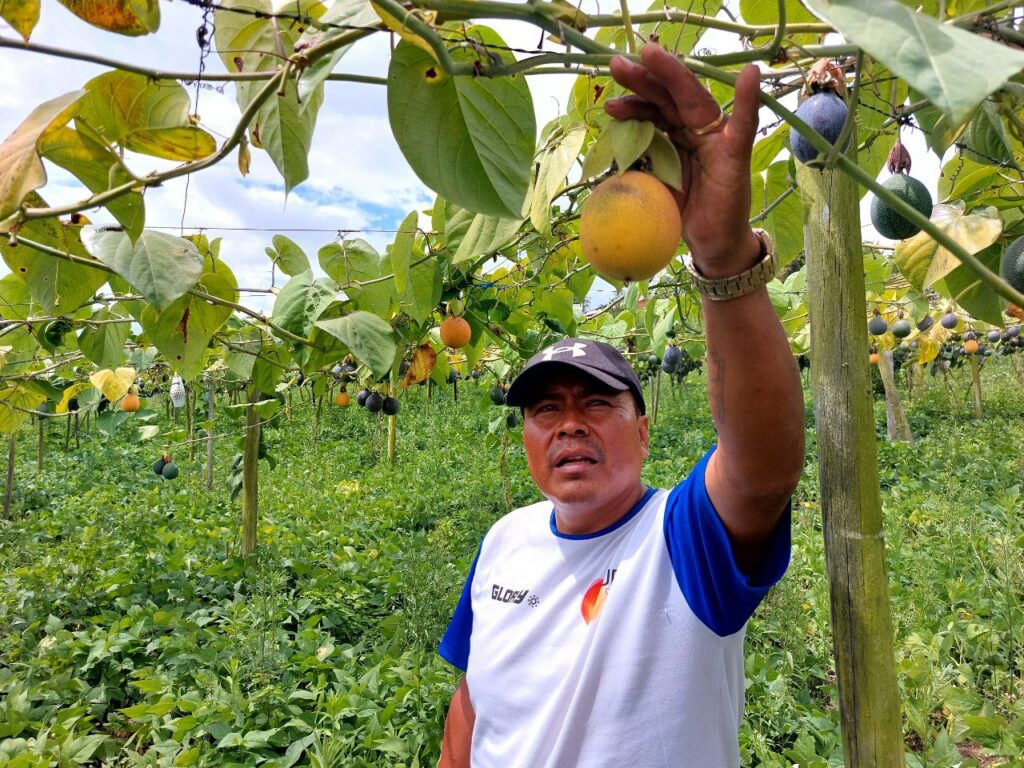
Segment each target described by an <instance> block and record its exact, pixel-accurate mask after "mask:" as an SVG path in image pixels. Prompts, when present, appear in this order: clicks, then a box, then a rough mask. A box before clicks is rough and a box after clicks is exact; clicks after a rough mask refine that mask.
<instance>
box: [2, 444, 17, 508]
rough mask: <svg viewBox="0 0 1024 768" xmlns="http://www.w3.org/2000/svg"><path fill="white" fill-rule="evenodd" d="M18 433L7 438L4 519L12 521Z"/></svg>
mask: <svg viewBox="0 0 1024 768" xmlns="http://www.w3.org/2000/svg"><path fill="white" fill-rule="evenodd" d="M17 442H18V437H17V432H11V434H10V435H8V437H7V489H6V490H5V491H4V519H5V520H10V519H11V497H12V496H13V494H14V448H15V446H16V445H17Z"/></svg>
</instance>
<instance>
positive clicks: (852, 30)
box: [805, 0, 1024, 124]
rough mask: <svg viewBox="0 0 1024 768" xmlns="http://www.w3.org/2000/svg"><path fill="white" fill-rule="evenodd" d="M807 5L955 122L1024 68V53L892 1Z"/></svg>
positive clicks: (809, 1)
mask: <svg viewBox="0 0 1024 768" xmlns="http://www.w3.org/2000/svg"><path fill="white" fill-rule="evenodd" d="M805 2H806V5H807V6H808V8H809V9H810V10H811V12H812V13H814V14H815V15H816V16H818V17H819V18H821V19H823V20H825V21H827V22H829V23H830V24H832V25H833V26H834V27H835V28H836V29H837V30H838V31H839V32H840V33H842V34H843V36H844V37H846V38H847V39H848V40H849V41H850V42H852V43H854V44H855V45H857V46H859V47H861V48H863V49H864V51H865V52H866V53H868V54H869V55H871V56H872V57H874V58H876V59H878V60H879V61H881V62H882V63H883V64H885V65H886V66H887V67H888V68H889V69H891V70H892V71H893V72H894V73H895V74H897V75H899V76H900V77H902V78H903V79H904V80H906V81H907V82H908V83H909V84H910V85H911V87H913V88H914V89H915V90H917V91H920V92H921V93H922V94H924V95H925V96H926V97H927V98H928V100H929V101H930V102H931V103H932V104H934V105H935V106H936V107H938V108H939V109H940V110H941V111H942V112H943V114H945V115H946V117H947V118H949V120H950V121H951V122H952V123H954V124H959V123H961V122H963V121H964V120H966V119H967V116H968V115H969V114H970V113H971V112H972V111H973V110H974V108H975V107H977V106H978V104H979V103H981V101H982V100H983V99H984V98H985V97H986V96H988V95H989V94H990V93H992V92H993V91H995V90H996V89H997V88H999V87H1000V86H1001V85H1002V84H1003V83H1004V82H1006V80H1007V79H1009V78H1010V77H1013V76H1014V75H1016V74H1017V73H1018V72H1019V71H1020V70H1021V69H1022V68H1024V51H1019V50H1015V49H1013V48H1010V47H1009V46H1005V45H999V44H998V43H994V42H992V41H991V40H987V39H985V38H983V37H981V36H979V35H975V34H972V33H970V32H967V31H965V30H963V29H960V28H958V27H954V26H950V25H949V24H941V23H939V22H938V21H936V20H935V19H933V18H931V17H930V16H926V15H924V14H921V13H917V12H915V11H914V10H912V9H910V8H908V7H906V6H904V5H901V4H900V3H898V2H896V0H873V2H871V3H864V2H861V0H805ZM982 62H983V64H982Z"/></svg>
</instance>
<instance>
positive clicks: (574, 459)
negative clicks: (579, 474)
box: [555, 453, 597, 467]
mask: <svg viewBox="0 0 1024 768" xmlns="http://www.w3.org/2000/svg"><path fill="white" fill-rule="evenodd" d="M585 464H597V459H595V458H594V457H592V456H591V455H589V454H585V453H571V454H567V455H565V456H562V457H561V458H559V459H558V460H557V461H556V462H555V466H556V467H568V466H580V465H585Z"/></svg>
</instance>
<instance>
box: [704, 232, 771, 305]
mask: <svg viewBox="0 0 1024 768" xmlns="http://www.w3.org/2000/svg"><path fill="white" fill-rule="evenodd" d="M754 234H755V235H756V236H757V239H758V240H759V241H760V242H761V260H760V261H759V262H758V263H757V264H755V265H754V266H752V267H751V268H750V269H748V270H746V271H744V272H740V273H739V274H738V275H733V276H732V277H723V278H718V279H715V280H712V279H710V278H707V277H704V276H703V275H702V274H701V273H700V272H698V271H697V268H696V267H695V266H694V264H693V259H692V258H689V257H687V259H686V269H687V271H688V272H689V273H690V281H691V282H692V283H693V285H694V287H695V288H696V289H697V291H698V292H699V293H700V294H701V296H706V297H707V298H709V299H711V300H712V301H726V300H728V299H738V298H739V297H740V296H746V295H747V294H750V293H753V292H754V291H756V290H758V289H759V288H761V287H762V286H763V285H765V284H766V283H767V282H768V281H769V280H771V279H772V278H773V277H775V272H776V271H777V270H778V267H779V256H778V253H777V252H776V250H775V241H774V240H772V237H771V235H769V234H768V233H767V232H765V231H764V230H763V229H755V230H754Z"/></svg>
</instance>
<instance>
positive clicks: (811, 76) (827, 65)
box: [804, 59, 846, 99]
mask: <svg viewBox="0 0 1024 768" xmlns="http://www.w3.org/2000/svg"><path fill="white" fill-rule="evenodd" d="M804 91H805V92H806V93H809V94H810V93H822V92H829V93H834V94H836V95H838V96H839V97H840V98H841V99H845V98H846V77H845V76H844V75H843V70H842V69H841V68H840V67H839V65H838V64H836V63H835V62H833V61H829V60H828V59H818V60H817V61H816V62H814V65H813V66H812V67H811V69H810V71H809V72H808V73H807V84H806V85H805V86H804Z"/></svg>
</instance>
